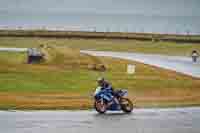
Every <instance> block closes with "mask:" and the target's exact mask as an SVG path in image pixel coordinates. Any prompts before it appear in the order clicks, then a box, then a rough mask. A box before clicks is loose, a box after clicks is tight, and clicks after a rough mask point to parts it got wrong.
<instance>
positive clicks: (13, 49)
mask: <svg viewBox="0 0 200 133" xmlns="http://www.w3.org/2000/svg"><path fill="white" fill-rule="evenodd" d="M1 51H5V52H27V51H28V48H0V52H1Z"/></svg>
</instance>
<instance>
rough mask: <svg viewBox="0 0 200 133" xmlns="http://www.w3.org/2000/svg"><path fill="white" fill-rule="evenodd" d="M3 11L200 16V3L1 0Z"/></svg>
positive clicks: (195, 0) (197, 0)
mask: <svg viewBox="0 0 200 133" xmlns="http://www.w3.org/2000/svg"><path fill="white" fill-rule="evenodd" d="M0 11H1V12H4V11H6V12H16V11H18V12H91V13H94V12H95V13H116V14H119V13H129V14H144V15H167V16H176V15H177V16H200V0H0Z"/></svg>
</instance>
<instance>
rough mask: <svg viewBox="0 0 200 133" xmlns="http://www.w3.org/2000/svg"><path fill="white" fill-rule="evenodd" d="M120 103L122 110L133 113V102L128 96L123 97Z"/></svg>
mask: <svg viewBox="0 0 200 133" xmlns="http://www.w3.org/2000/svg"><path fill="white" fill-rule="evenodd" d="M120 105H121V109H122V111H124V112H125V113H131V112H132V111H133V103H132V102H131V101H130V100H129V99H128V98H121V99H120Z"/></svg>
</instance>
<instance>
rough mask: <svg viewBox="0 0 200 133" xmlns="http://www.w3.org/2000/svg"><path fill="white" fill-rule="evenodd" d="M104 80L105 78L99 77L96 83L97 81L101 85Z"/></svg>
mask: <svg viewBox="0 0 200 133" xmlns="http://www.w3.org/2000/svg"><path fill="white" fill-rule="evenodd" d="M104 81H105V79H104V78H103V77H99V78H98V79H97V83H98V85H99V86H101V85H102V84H103V83H104Z"/></svg>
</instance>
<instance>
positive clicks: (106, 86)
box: [97, 77, 119, 104]
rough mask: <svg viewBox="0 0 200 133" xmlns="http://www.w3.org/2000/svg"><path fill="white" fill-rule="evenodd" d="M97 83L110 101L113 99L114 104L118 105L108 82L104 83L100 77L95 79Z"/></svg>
mask: <svg viewBox="0 0 200 133" xmlns="http://www.w3.org/2000/svg"><path fill="white" fill-rule="evenodd" d="M97 83H98V85H99V86H100V87H101V90H102V91H105V92H106V94H107V96H108V97H109V98H110V99H111V100H110V101H112V99H113V98H114V101H115V102H116V103H119V102H118V100H117V98H116V97H115V92H114V90H113V87H112V85H111V84H110V83H109V82H108V81H106V80H105V79H104V78H103V77H100V78H98V79H97ZM110 104H112V103H110Z"/></svg>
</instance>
